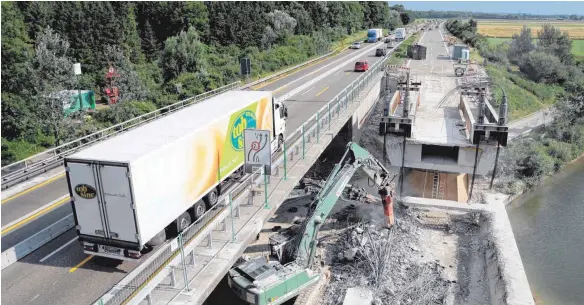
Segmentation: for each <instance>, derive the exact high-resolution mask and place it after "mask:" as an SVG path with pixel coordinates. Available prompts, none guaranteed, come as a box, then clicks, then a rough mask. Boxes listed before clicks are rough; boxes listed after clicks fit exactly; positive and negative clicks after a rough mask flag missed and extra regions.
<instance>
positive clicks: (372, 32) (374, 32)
mask: <svg viewBox="0 0 584 305" xmlns="http://www.w3.org/2000/svg"><path fill="white" fill-rule="evenodd" d="M382 37H383V30H382V29H369V31H367V42H378V41H380V40H381V38H382Z"/></svg>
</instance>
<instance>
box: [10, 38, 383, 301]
mask: <svg viewBox="0 0 584 305" xmlns="http://www.w3.org/2000/svg"><path fill="white" fill-rule="evenodd" d="M376 45H383V44H382V43H380V44H376ZM376 45H373V44H363V48H362V49H361V50H346V51H344V52H341V53H340V54H338V55H336V56H334V57H332V58H329V59H326V60H324V61H322V62H319V63H317V64H314V65H312V66H310V67H307V68H304V69H302V70H300V71H298V72H296V73H294V74H292V75H289V76H286V77H283V78H282V79H280V80H277V81H273V82H268V83H267V84H263V85H262V86H256V87H254V89H255V90H271V91H273V92H274V95H275V96H276V97H278V96H281V95H283V94H285V93H287V92H289V91H290V90H293V89H295V88H297V87H299V86H301V85H302V84H304V83H305V82H307V81H310V80H312V79H313V78H314V77H316V76H318V75H319V74H320V73H324V72H328V71H329V70H330V69H332V68H336V67H338V66H339V65H341V66H342V68H341V69H340V71H337V72H335V73H333V74H332V75H329V76H327V77H325V78H324V79H322V80H321V81H319V82H317V83H315V84H314V85H313V86H311V87H309V88H306V90H304V91H302V92H300V93H298V94H297V95H295V96H294V97H292V98H290V99H289V100H288V101H285V103H286V105H287V106H288V115H289V117H288V121H287V130H288V132H293V131H294V130H296V129H297V128H298V127H300V125H301V124H302V123H303V122H304V121H306V119H308V118H309V117H311V116H312V115H313V114H314V113H315V112H316V111H317V110H319V109H320V108H322V107H323V105H325V104H326V103H327V102H328V101H329V100H330V99H332V98H333V97H334V96H335V95H336V94H338V93H339V92H340V91H342V90H343V89H344V88H345V87H346V86H347V85H348V84H350V83H351V82H352V81H353V80H354V79H356V78H357V77H358V76H359V75H360V74H361V73H360V72H353V67H354V64H355V61H356V60H351V61H347V60H344V61H341V62H338V63H334V64H332V65H331V66H329V67H326V65H327V64H331V63H333V62H334V61H335V60H337V59H340V58H343V57H351V56H353V55H355V54H357V53H363V56H361V57H359V59H367V60H368V61H369V64H370V65H372V64H373V63H375V62H376V61H378V60H380V59H381V58H380V57H375V56H374V55H375V49H376ZM319 69H320V70H319ZM259 87H261V88H259ZM63 195H67V187H66V182H65V180H64V178H61V179H57V180H55V181H53V182H50V183H47V184H46V185H43V186H41V187H39V188H37V189H35V190H33V191H30V192H28V193H25V194H23V195H21V196H18V197H16V198H15V199H12V200H10V201H8V202H4V203H3V204H2V210H3V213H2V223H3V224H6V223H7V222H10V221H14V220H16V219H18V218H20V217H22V215H26V214H27V213H30V212H31V211H33V210H35V209H38V208H40V207H43V206H46V205H48V204H49V203H51V202H54V201H56V200H57V199H58V198H60V197H62V196H63ZM69 213H71V206H70V203H69V202H68V201H66V202H64V203H63V204H61V205H59V206H58V207H55V208H54V209H53V210H51V211H50V212H48V213H46V214H45V215H43V216H42V217H37V218H35V219H34V220H32V221H29V222H26V223H25V224H23V225H22V226H21V227H20V228H18V229H14V230H13V231H12V232H9V233H8V234H3V236H2V244H3V248H4V245H5V243H6V245H8V244H15V243H16V242H18V241H19V240H22V239H23V238H26V237H28V236H30V235H31V234H32V233H34V232H36V231H38V230H40V229H42V228H44V227H46V226H48V225H50V224H52V223H54V222H55V221H56V220H58V219H60V218H62V217H65V216H67V215H68V214H69ZM137 266H138V263H135V262H120V263H113V262H112V261H110V260H107V259H101V258H99V257H92V256H87V255H86V254H84V253H83V250H82V248H81V245H80V244H79V243H78V242H77V240H76V234H75V231H74V230H73V229H71V230H69V231H67V232H66V233H64V234H63V235H61V236H59V237H58V238H57V239H55V240H53V241H51V242H50V243H48V244H46V245H44V246H43V247H41V248H39V249H38V250H37V251H35V252H33V253H31V254H30V255H28V256H27V257H25V258H23V259H21V260H20V261H18V262H16V263H14V264H13V265H11V266H9V267H8V268H6V269H4V270H2V290H1V292H2V304H15V305H17V304H31V305H35V304H38V305H41V304H42V305H44V304H62V305H73V304H90V303H92V302H94V301H96V300H97V299H98V298H99V297H100V296H101V295H103V294H104V293H105V292H107V291H108V290H109V289H110V288H111V287H112V286H113V285H115V284H116V283H118V282H119V281H120V280H121V279H122V278H123V277H124V276H126V274H127V273H129V272H131V271H132V270H133V269H135V268H136V267H137Z"/></svg>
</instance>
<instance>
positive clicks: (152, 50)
mask: <svg viewBox="0 0 584 305" xmlns="http://www.w3.org/2000/svg"><path fill="white" fill-rule="evenodd" d="M142 37H143V38H142V49H143V50H144V54H146V57H147V58H148V59H150V60H151V61H153V60H155V59H156V58H158V53H159V49H158V48H159V47H158V40H157V39H156V34H155V33H154V30H152V26H151V25H150V21H148V20H146V24H145V25H144V32H143V34H142Z"/></svg>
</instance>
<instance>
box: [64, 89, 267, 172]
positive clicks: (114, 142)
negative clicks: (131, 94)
mask: <svg viewBox="0 0 584 305" xmlns="http://www.w3.org/2000/svg"><path fill="white" fill-rule="evenodd" d="M269 95H270V92H268V91H228V92H225V93H223V94H220V95H218V96H215V97H212V98H210V99H207V100H205V101H203V102H201V103H198V104H194V105H191V106H188V107H186V108H184V109H181V110H179V111H177V112H175V113H172V114H169V115H166V116H164V117H162V118H160V119H156V120H155V121H153V122H150V123H147V124H145V125H142V126H139V127H136V128H134V129H132V130H130V131H127V132H124V133H122V134H120V135H118V136H114V137H112V138H110V139H107V140H104V141H102V142H99V143H97V144H95V145H92V146H90V147H88V148H86V149H83V150H81V151H79V152H76V153H74V154H72V155H70V156H68V157H67V158H70V159H82V160H95V161H109V162H116V163H131V162H132V161H134V160H137V159H139V158H141V157H143V156H145V155H147V154H148V153H150V152H153V151H155V150H156V149H158V148H159V147H162V146H164V145H165V144H167V143H169V142H172V141H173V140H175V139H178V138H181V137H183V136H187V135H189V134H192V133H193V132H194V131H196V130H198V129H201V128H206V127H207V126H209V124H210V123H212V122H213V121H215V120H217V119H220V118H222V117H225V116H226V115H229V114H230V113H231V112H232V111H237V110H239V109H241V108H244V107H246V106H247V105H249V104H250V103H252V102H255V101H258V100H260V99H261V98H262V97H266V96H269Z"/></svg>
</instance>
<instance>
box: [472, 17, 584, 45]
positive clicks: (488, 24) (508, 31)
mask: <svg viewBox="0 0 584 305" xmlns="http://www.w3.org/2000/svg"><path fill="white" fill-rule="evenodd" d="M477 22H478V30H479V33H481V34H483V35H485V36H487V37H497V38H511V36H513V34H515V33H519V32H520V31H521V28H522V27H523V25H524V24H526V25H527V26H528V27H530V28H531V32H532V34H533V36H535V35H537V31H539V30H540V29H541V26H542V25H543V24H544V23H551V24H552V25H553V26H554V27H556V28H559V29H560V30H561V31H563V32H567V33H568V35H570V38H572V39H574V40H576V39H584V23H583V22H575V21H556V20H488V19H485V20H477Z"/></svg>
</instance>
